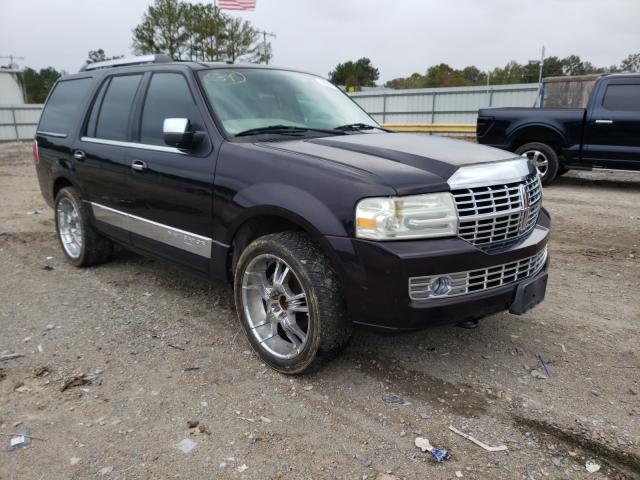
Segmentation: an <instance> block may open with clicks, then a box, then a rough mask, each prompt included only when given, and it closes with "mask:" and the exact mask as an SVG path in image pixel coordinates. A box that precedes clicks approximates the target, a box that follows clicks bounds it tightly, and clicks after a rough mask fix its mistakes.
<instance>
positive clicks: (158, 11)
mask: <svg viewBox="0 0 640 480" xmlns="http://www.w3.org/2000/svg"><path fill="white" fill-rule="evenodd" d="M186 5H187V4H185V3H183V2H181V1H179V0H155V2H154V4H153V5H150V6H149V9H148V10H147V13H145V14H144V16H143V17H142V23H140V25H138V26H137V27H136V28H134V29H133V49H134V51H135V52H136V53H138V54H149V53H166V54H167V55H169V56H170V57H171V58H173V59H175V60H179V59H181V58H182V57H183V55H184V53H185V51H186V50H187V45H188V40H189V36H190V34H189V32H188V30H187V10H188V7H187V6H186Z"/></svg>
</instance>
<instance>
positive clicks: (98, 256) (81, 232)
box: [55, 187, 113, 267]
mask: <svg viewBox="0 0 640 480" xmlns="http://www.w3.org/2000/svg"><path fill="white" fill-rule="evenodd" d="M89 218H90V217H89V207H88V206H87V205H86V204H85V203H84V202H83V201H82V199H81V198H80V194H79V193H78V191H77V190H76V189H75V188H73V187H66V188H63V189H61V190H60V191H59V192H58V194H57V195H56V201H55V220H56V232H57V234H58V241H59V242H60V246H61V247H62V251H63V252H64V254H65V256H66V257H67V260H69V262H71V263H72V264H73V265H75V266H76V267H90V266H92V265H98V264H100V263H104V262H106V261H107V260H109V259H110V258H111V254H112V252H113V243H112V242H111V241H110V240H108V239H107V238H105V237H103V236H102V235H100V234H99V233H98V232H96V231H95V229H94V228H93V226H92V225H91V223H90V222H89Z"/></svg>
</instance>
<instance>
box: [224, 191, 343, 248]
mask: <svg viewBox="0 0 640 480" xmlns="http://www.w3.org/2000/svg"><path fill="white" fill-rule="evenodd" d="M233 203H234V204H236V205H237V206H239V207H240V208H241V210H242V213H241V214H240V215H238V216H237V217H236V218H235V219H234V221H233V223H232V224H231V225H230V228H229V229H228V230H227V238H226V239H225V243H227V244H230V243H231V241H232V239H233V236H234V235H235V232H236V231H237V229H238V228H239V227H240V226H241V225H242V224H243V223H245V222H246V221H247V220H249V219H250V218H252V217H256V216H260V215H274V216H278V217H282V218H285V219H287V220H289V221H291V222H293V223H295V224H297V225H299V226H300V227H302V228H303V229H305V230H306V231H307V232H309V233H310V234H311V235H312V236H314V237H316V238H317V237H320V236H324V235H333V236H339V237H344V236H348V232H347V228H346V226H347V225H349V224H351V225H352V224H353V218H338V216H337V215H336V214H335V213H334V212H333V211H332V210H331V209H330V208H329V207H328V206H327V205H326V204H325V203H324V202H323V201H322V200H320V199H319V198H317V197H315V196H313V195H311V194H310V193H309V192H307V191H305V190H302V189H300V188H297V187H295V186H292V185H288V184H282V183H260V184H254V185H251V186H249V187H247V188H246V189H244V190H241V191H239V192H238V193H237V194H236V195H235V197H234V198H233Z"/></svg>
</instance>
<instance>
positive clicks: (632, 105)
mask: <svg viewBox="0 0 640 480" xmlns="http://www.w3.org/2000/svg"><path fill="white" fill-rule="evenodd" d="M602 106H603V107H604V108H606V109H607V110H618V111H632V112H640V84H638V85H609V86H608V87H607V90H606V92H605V94H604V100H603V101H602Z"/></svg>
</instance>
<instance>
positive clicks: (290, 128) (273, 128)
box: [234, 125, 344, 137]
mask: <svg viewBox="0 0 640 480" xmlns="http://www.w3.org/2000/svg"><path fill="white" fill-rule="evenodd" d="M304 132H320V133H330V134H332V135H341V134H344V132H340V131H336V130H328V129H323V128H309V127H298V126H295V125H267V126H266V127H257V128H250V129H249V130H244V131H242V132H239V133H236V134H235V135H234V136H236V137H247V136H249V135H260V134H262V133H273V134H276V135H288V134H291V133H304Z"/></svg>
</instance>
